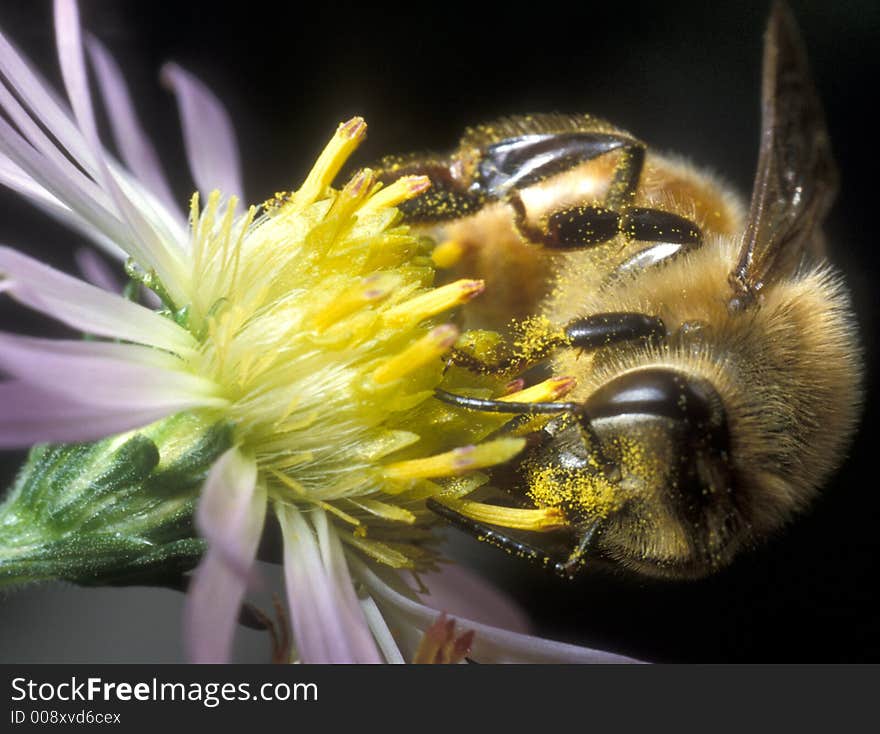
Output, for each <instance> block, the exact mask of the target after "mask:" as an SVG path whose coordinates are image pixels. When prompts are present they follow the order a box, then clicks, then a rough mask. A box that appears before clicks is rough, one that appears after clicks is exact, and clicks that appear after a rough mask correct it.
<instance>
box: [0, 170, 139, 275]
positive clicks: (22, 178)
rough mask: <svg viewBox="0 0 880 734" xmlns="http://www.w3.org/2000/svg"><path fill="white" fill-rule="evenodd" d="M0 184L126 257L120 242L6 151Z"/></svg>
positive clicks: (96, 242)
mask: <svg viewBox="0 0 880 734" xmlns="http://www.w3.org/2000/svg"><path fill="white" fill-rule="evenodd" d="M0 185H2V186H7V187H9V188H10V189H12V190H13V191H15V192H17V193H19V194H22V195H23V196H25V197H26V198H28V199H30V201H31V203H33V204H35V205H36V206H38V207H39V208H40V209H42V210H43V211H44V212H46V213H47V214H48V215H49V216H51V217H54V218H55V219H57V220H58V221H60V222H61V223H62V224H65V225H66V226H68V227H70V228H71V229H75V230H77V231H78V232H80V233H81V234H83V235H85V236H86V237H87V238H89V239H91V240H92V241H93V242H94V243H95V244H97V245H98V246H99V247H101V248H102V249H104V250H106V251H107V252H109V253H110V254H112V255H113V256H114V257H116V258H123V257H125V253H124V252H123V251H122V250H121V249H120V248H119V246H118V245H116V243H114V242H113V241H112V240H110V238H108V237H107V236H106V235H105V234H104V233H103V232H101V231H100V230H98V229H96V228H95V227H94V226H92V225H91V224H89V223H88V222H87V221H86V220H85V219H84V218H83V217H81V216H80V215H79V214H77V213H76V212H74V211H73V210H72V209H71V208H70V207H69V206H67V205H66V204H64V203H62V202H61V201H59V200H58V198H57V197H55V196H54V195H52V194H50V193H49V192H48V191H47V190H46V189H45V188H44V187H43V186H42V185H40V184H39V183H37V182H36V181H34V179H33V178H31V177H30V176H29V175H28V174H27V173H25V172H24V171H23V170H22V169H21V168H20V167H19V166H18V165H16V164H15V163H13V162H12V161H11V160H10V159H9V158H8V157H7V156H5V155H3V154H0Z"/></svg>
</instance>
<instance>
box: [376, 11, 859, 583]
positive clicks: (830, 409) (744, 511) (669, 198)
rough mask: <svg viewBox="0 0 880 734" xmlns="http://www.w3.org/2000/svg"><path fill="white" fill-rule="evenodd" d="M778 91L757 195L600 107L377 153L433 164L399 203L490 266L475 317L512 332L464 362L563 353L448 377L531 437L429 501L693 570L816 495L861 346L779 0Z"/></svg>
mask: <svg viewBox="0 0 880 734" xmlns="http://www.w3.org/2000/svg"><path fill="white" fill-rule="evenodd" d="M762 96H763V110H764V118H763V123H762V127H763V129H762V136H761V154H760V160H759V166H758V173H757V176H756V179H755V185H754V190H753V193H752V198H751V204H750V206H749V207H748V210H747V208H746V206H745V205H744V202H743V201H742V200H741V199H740V198H739V197H737V196H736V195H735V194H733V193H731V192H730V191H728V190H727V189H726V188H725V187H724V186H723V185H721V184H720V183H719V182H718V181H717V180H715V179H714V178H713V177H712V176H709V175H706V174H704V173H702V172H700V171H698V170H696V169H695V168H693V167H692V166H691V165H689V164H687V163H684V162H683V161H682V160H679V159H676V158H673V157H669V156H663V155H658V154H656V153H654V152H653V151H651V150H650V149H649V148H647V147H646V146H645V144H644V143H642V142H641V141H639V140H638V139H636V138H634V137H633V136H632V135H630V134H629V133H627V132H625V131H623V130H620V129H618V128H615V127H613V126H612V125H610V124H608V123H605V122H603V121H601V120H598V119H596V118H593V117H588V116H561V115H541V116H528V117H522V118H513V119H506V120H502V121H500V122H498V123H494V124H490V125H483V126H480V127H477V128H475V129H473V130H470V131H468V132H467V133H466V135H465V136H464V138H463V139H462V141H461V144H460V146H459V148H458V150H457V151H456V152H454V153H453V154H452V155H450V156H446V157H442V156H438V157H435V158H424V157H417V158H416V157H414V158H398V159H388V160H386V161H385V162H384V163H383V173H382V175H383V176H385V177H387V178H389V179H391V178H395V177H397V176H399V175H401V174H405V173H422V174H427V175H428V176H429V177H430V178H431V180H432V188H431V190H430V192H429V193H428V194H427V195H425V196H423V197H421V198H419V199H415V200H413V201H412V202H410V203H408V204H407V205H406V206H407V208H406V210H405V212H406V215H407V216H408V218H409V221H410V223H411V224H412V225H413V226H415V227H417V228H419V229H420V230H421V231H423V232H424V233H425V234H427V235H429V236H431V237H433V238H434V239H435V240H436V241H437V242H438V243H439V244H438V246H437V248H436V249H435V251H434V259H435V262H436V263H437V264H438V265H439V266H441V267H445V268H447V269H448V271H449V273H450V277H459V276H460V275H461V274H463V273H465V274H467V275H468V276H470V277H475V276H476V277H480V278H483V279H485V280H486V284H487V288H486V294H485V297H484V298H482V299H480V300H479V302H475V303H474V304H469V305H468V307H467V308H466V309H465V311H464V313H463V319H464V321H465V324H466V325H467V326H468V327H470V328H471V329H492V330H495V331H499V332H501V333H503V334H505V335H506V336H507V338H508V339H507V340H508V342H509V344H505V345H500V346H499V345H498V344H495V343H494V342H493V343H492V344H491V345H488V342H490V341H491V340H490V339H487V337H486V336H485V334H484V333H482V332H480V331H473V332H471V333H470V334H465V336H464V337H463V339H462V341H461V342H460V343H459V345H458V348H457V349H456V350H455V352H454V362H455V363H456V364H457V365H458V366H459V367H460V368H463V369H468V370H472V371H478V372H492V373H499V372H500V373H508V374H510V375H511V377H515V376H516V375H518V374H521V373H522V372H523V370H527V369H528V370H533V368H534V369H537V370H540V369H544V370H545V371H546V370H548V369H549V370H550V371H552V373H553V374H554V375H556V376H557V377H560V378H562V379H560V380H559V384H562V385H565V389H566V390H569V393H568V395H567V397H566V400H565V401H564V402H562V401H559V398H560V397H562V395H561V393H556V394H554V395H552V396H550V397H547V398H545V399H544V401H543V402H541V401H538V402H528V403H527V402H522V401H520V402H511V400H510V399H504V398H503V397H497V396H496V397H495V398H492V397H491V396H490V397H488V398H477V397H470V396H467V397H466V396H460V395H454V394H450V393H443V392H439V393H438V397H439V398H440V399H442V400H445V401H446V402H449V403H452V404H455V405H458V406H460V407H461V408H462V409H469V410H480V411H492V412H501V413H514V414H517V413H518V414H520V415H519V416H518V417H517V418H514V419H513V420H511V421H510V422H509V423H508V424H507V426H506V427H505V428H504V429H502V430H503V431H507V432H510V433H516V434H524V435H529V437H530V445H531V448H530V449H529V450H528V451H527V452H526V453H525V454H524V455H523V456H522V457H521V458H520V460H519V462H518V463H517V464H516V465H513V466H510V467H507V469H506V470H504V471H494V472H493V474H492V477H491V478H492V485H493V486H494V487H495V488H496V489H495V491H493V490H491V489H486V488H483V489H482V490H481V492H482V496H477V497H476V498H474V499H468V500H461V499H457V500H455V501H454V502H453V501H449V502H444V501H443V500H442V499H441V500H439V501H432V503H431V506H432V508H433V509H435V511H437V512H438V513H440V514H441V515H443V516H444V517H446V518H447V519H449V520H450V521H451V522H452V523H453V524H456V525H458V526H459V527H461V528H463V529H465V530H467V531H468V532H470V533H472V534H474V535H476V536H477V537H480V538H481V539H483V540H487V541H489V542H492V543H494V544H495V545H498V546H500V547H502V548H505V549H506V550H509V551H511V552H514V553H517V554H519V555H522V556H525V557H528V558H531V559H533V560H537V561H539V562H541V563H544V564H546V565H550V566H552V567H553V568H555V569H556V570H557V571H559V572H560V573H562V574H564V575H571V574H572V573H573V572H574V571H575V570H577V569H578V568H580V567H581V566H583V565H584V564H585V563H589V562H591V561H592V560H594V559H597V558H607V559H611V560H613V561H615V562H616V563H618V564H622V565H623V566H625V567H628V568H631V569H633V570H636V571H638V572H640V573H645V574H649V575H656V576H673V577H695V576H701V575H705V574H707V573H711V572H712V571H713V570H715V569H717V568H719V567H721V566H723V565H725V564H727V563H729V562H730V560H731V559H732V558H733V557H734V556H735V555H736V553H737V552H738V551H739V550H741V549H742V548H744V547H747V546H749V545H751V544H753V543H754V542H755V541H757V540H759V539H760V538H762V537H764V536H766V535H768V534H769V533H771V532H772V531H774V530H775V529H776V528H778V527H779V526H780V525H782V524H783V523H784V522H786V521H787V520H788V519H789V518H790V517H791V516H792V515H793V514H794V513H795V512H796V511H798V510H801V509H802V508H804V507H805V506H806V505H807V504H808V503H809V501H810V500H811V499H812V497H813V496H814V495H815V494H816V492H817V491H818V489H819V488H820V487H821V485H822V483H823V481H824V480H825V479H826V478H827V477H828V475H829V473H830V472H831V471H832V470H833V469H834V468H835V466H836V465H837V463H838V461H839V457H840V456H841V455H842V452H843V450H844V448H845V446H846V444H847V442H848V440H849V437H850V435H851V434H852V432H853V430H854V428H855V424H856V419H857V413H858V406H859V399H860V381H861V360H860V352H861V350H860V346H859V344H858V341H857V339H856V336H855V332H854V328H853V322H852V315H851V313H850V308H849V301H848V295H847V292H846V290H845V289H844V287H843V284H842V282H841V280H840V278H839V276H837V275H836V274H835V273H834V272H833V271H832V269H831V268H830V266H829V265H828V263H827V260H826V259H825V253H824V249H823V248H824V241H823V239H822V236H821V231H820V227H821V224H822V221H823V219H824V216H825V213H826V212H827V209H828V207H829V206H830V203H831V201H832V199H833V195H834V192H835V189H836V174H835V168H834V165H833V162H832V160H831V155H830V148H829V144H828V140H827V135H826V131H825V126H824V120H823V115H822V110H821V106H820V103H819V101H818V98H817V96H816V92H815V90H814V88H813V85H812V83H811V81H810V76H809V73H808V68H807V62H806V55H805V52H804V49H803V47H802V44H801V41H800V38H799V35H798V32H797V28H796V26H795V24H794V20H793V18H792V17H791V16H790V14H789V12H788V11H787V9H785V7H784V6H783V5H782V4H777V5H776V6H775V9H774V11H773V15H772V17H771V20H770V25H769V29H768V33H767V38H766V45H765V56H764V78H763V91H762ZM538 364H541V365H543V367H536V365H538ZM528 374H534V370H533V371H532V372H529V373H528ZM569 377H570V378H574V379H564V378H569ZM536 414H542V415H551V416H552V417H551V418H550V419H549V420H547V419H540V420H539V419H537V418H535V415H536ZM499 504H503V505H513V506H514V507H515V508H519V509H520V511H521V512H522V513H523V514H522V515H521V516H519V518H518V519H517V516H516V510H509V509H508V510H505V512H504V513H497V512H495V513H493V511H492V510H491V508H492V507H494V506H497V505H499ZM487 508H488V509H487ZM536 510H545V511H547V512H548V513H549V512H550V511H553V512H555V513H557V515H561V516H562V517H564V519H565V522H564V526H562V527H560V525H559V524H558V523H557V524H555V525H554V524H553V523H548V522H547V521H546V517H543V519H541V520H539V519H537V518H539V517H540V513H539V514H538V515H536V514H535V511H536ZM528 513H531V514H528ZM530 523H532V524H530Z"/></svg>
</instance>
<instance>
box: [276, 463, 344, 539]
mask: <svg viewBox="0 0 880 734" xmlns="http://www.w3.org/2000/svg"><path fill="white" fill-rule="evenodd" d="M269 472H270V473H271V474H272V476H273V477H275V478H276V479H277V480H278V481H279V482H281V483H282V484H283V485H284V486H285V487H288V488H289V489H292V490H293V491H294V493H295V494H296V495H297V497H298V498H299V499H303V500H307V501H308V502H311V503H312V504H313V505H315V506H317V507H320V508H321V509H322V510H326V511H327V512H330V513H332V514H333V515H336V517H338V518H339V519H340V520H342V521H343V522H346V523H348V524H349V525H352V526H354V527H355V528H359V527H360V526H361V521H360V520H358V519H357V518H356V517H353V516H352V515H349V514H348V513H347V512H344V511H343V510H340V509H339V508H338V507H337V506H336V505H334V504H332V503H331V502H323V501H322V500H318V499H314V498H312V497H309V496H308V493H307V492H306V489H305V487H303V486H302V485H301V484H300V483H299V482H297V481H296V480H295V479H292V478H291V477H289V476H287V475H286V474H282V473H281V472H280V471H277V470H275V469H270V470H269Z"/></svg>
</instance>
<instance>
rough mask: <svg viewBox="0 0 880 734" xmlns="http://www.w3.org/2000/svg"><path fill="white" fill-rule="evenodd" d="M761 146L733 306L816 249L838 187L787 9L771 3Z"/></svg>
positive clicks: (804, 59)
mask: <svg viewBox="0 0 880 734" xmlns="http://www.w3.org/2000/svg"><path fill="white" fill-rule="evenodd" d="M761 105H762V118H761V150H760V155H759V157H758V172H757V174H756V176H755V184H754V188H753V190H752V200H751V205H750V208H749V217H748V221H747V224H746V229H745V234H744V236H743V243H742V249H741V250H740V254H739V259H738V261H737V263H736V267H735V268H734V270H733V272H731V274H730V284H731V286H732V287H733V290H734V299H733V302H732V303H733V304H734V305H736V306H739V307H745V306H747V305H749V304H750V303H753V302H754V301H755V299H756V297H757V295H758V294H759V293H760V291H761V289H762V288H764V287H765V286H766V285H767V284H768V283H772V282H773V281H774V280H777V279H779V278H781V277H784V276H786V275H790V274H791V273H792V272H794V271H795V270H796V269H797V267H798V265H799V264H800V262H801V261H802V259H803V257H804V255H805V253H817V254H818V253H821V251H822V248H823V243H822V237H821V232H820V227H821V225H822V221H823V220H824V218H825V215H826V214H827V212H828V209H829V208H830V207H831V203H832V201H833V200H834V195H835V193H836V191H837V169H836V166H835V164H834V160H833V158H832V155H831V147H830V144H829V141H828V133H827V130H826V126H825V117H824V114H823V112H822V105H821V103H820V101H819V97H818V94H817V92H816V88H815V86H814V84H813V81H812V79H811V77H810V73H809V67H808V64H807V55H806V51H805V49H804V44H803V41H802V39H801V36H800V32H799V31H798V27H797V24H796V22H795V20H794V17H793V16H792V14H791V11H790V10H789V9H788V7H787V6H786V5H785V3H783V2H777V3H775V4H774V7H773V13H772V15H771V17H770V24H769V26H768V29H767V35H766V38H765V42H764V69H763V80H762V89H761Z"/></svg>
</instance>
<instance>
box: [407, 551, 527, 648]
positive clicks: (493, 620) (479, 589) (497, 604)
mask: <svg viewBox="0 0 880 734" xmlns="http://www.w3.org/2000/svg"><path fill="white" fill-rule="evenodd" d="M421 578H422V581H423V582H424V585H425V586H426V587H427V588H428V589H429V593H428V594H426V595H425V596H423V597H422V599H423V601H424V603H425V604H427V605H428V606H430V607H433V608H434V609H436V610H437V611H439V612H446V613H447V614H448V615H449V616H451V617H463V618H466V619H472V620H474V621H475V622H482V623H484V624H489V625H492V626H493V627H501V628H502V629H506V630H512V631H515V632H528V631H529V630H530V629H531V625H530V624H529V619H528V617H527V616H526V614H525V612H523V611H522V609H520V607H519V606H517V605H516V604H515V603H514V601H513V600H512V599H511V598H510V597H508V596H506V595H505V594H502V593H501V592H500V591H499V590H498V589H496V588H495V587H494V586H492V584H490V583H489V582H488V581H486V580H485V579H483V578H480V577H479V576H478V575H477V574H475V573H473V572H472V571H469V570H467V569H466V568H464V567H463V566H459V565H454V564H450V565H446V566H443V568H442V570H440V571H436V572H433V573H428V574H424V575H423V576H422V577H421Z"/></svg>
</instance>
